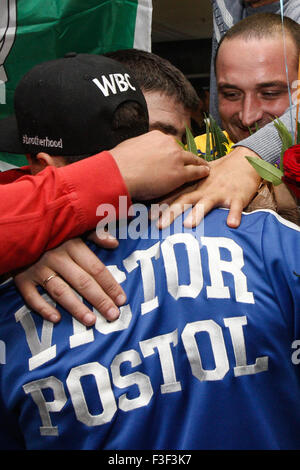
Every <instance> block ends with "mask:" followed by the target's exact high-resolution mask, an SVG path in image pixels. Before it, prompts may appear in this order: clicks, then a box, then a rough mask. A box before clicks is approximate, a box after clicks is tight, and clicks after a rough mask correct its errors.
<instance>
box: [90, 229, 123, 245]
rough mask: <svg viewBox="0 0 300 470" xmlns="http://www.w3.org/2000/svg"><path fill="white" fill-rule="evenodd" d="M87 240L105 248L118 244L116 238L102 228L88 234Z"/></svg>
mask: <svg viewBox="0 0 300 470" xmlns="http://www.w3.org/2000/svg"><path fill="white" fill-rule="evenodd" d="M88 240H91V241H92V242H94V243H95V244H96V245H98V246H101V247H102V248H106V249H114V248H117V247H118V246H119V242H118V240H117V239H116V238H115V237H114V236H113V235H111V234H110V233H109V232H107V231H106V230H104V229H103V230H100V229H98V230H97V232H96V231H93V232H91V233H90V234H89V236H88Z"/></svg>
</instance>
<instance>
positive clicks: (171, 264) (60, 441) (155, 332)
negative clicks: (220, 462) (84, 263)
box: [0, 209, 300, 450]
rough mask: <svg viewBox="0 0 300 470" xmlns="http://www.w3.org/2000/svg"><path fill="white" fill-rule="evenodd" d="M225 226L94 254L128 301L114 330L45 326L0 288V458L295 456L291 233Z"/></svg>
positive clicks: (265, 219) (256, 216) (266, 219)
mask: <svg viewBox="0 0 300 470" xmlns="http://www.w3.org/2000/svg"><path fill="white" fill-rule="evenodd" d="M227 215H228V212H227V211H226V210H222V209H218V210H214V211H213V212H212V213H210V214H209V215H208V216H207V217H206V218H205V220H204V223H203V224H202V225H201V226H200V227H198V228H197V229H191V230H189V229H184V231H179V233H176V231H174V232H172V231H170V232H169V233H167V231H163V232H162V233H161V234H160V236H158V237H155V236H153V234H152V233H150V231H151V226H150V227H149V228H148V229H147V230H146V231H145V232H144V233H141V236H140V237H139V238H134V237H132V238H131V239H128V240H120V246H119V248H118V249H117V250H115V251H105V250H101V249H99V248H98V247H95V246H93V247H92V248H93V250H94V251H95V253H96V254H97V255H99V257H100V259H101V260H102V261H104V263H105V264H106V265H108V266H109V269H110V270H111V272H112V273H113V274H114V276H115V277H116V279H117V280H118V281H119V282H120V283H121V285H122V287H123V288H124V290H125V292H126V294H127V299H128V303H127V305H125V306H123V307H122V308H121V315H120V317H119V319H117V320H116V321H114V322H107V321H106V320H105V319H104V318H103V317H102V316H101V315H100V314H99V313H97V312H96V313H97V322H96V325H95V326H94V327H90V328H87V327H85V326H83V325H81V324H80V323H79V322H77V321H76V320H74V319H73V318H72V317H71V316H70V315H69V314H68V313H67V312H65V311H64V310H63V309H60V311H61V312H62V320H61V321H60V322H59V323H58V324H56V325H53V324H52V323H49V322H47V321H44V320H43V319H42V318H41V317H39V316H38V315H36V314H34V313H33V312H31V311H30V310H29V309H28V308H27V307H26V306H25V305H24V303H23V301H22V298H21V296H20V295H19V294H18V293H17V291H16V289H15V287H14V284H13V283H7V284H6V285H4V286H2V287H1V293H0V296H1V297H0V300H1V314H0V340H1V343H0V344H1V346H2V356H0V357H2V364H0V380H1V382H0V420H1V431H0V434H1V435H0V441H1V442H0V444H1V447H2V448H4V449H5V448H22V446H25V448H27V449H114V450H116V449H135V450H138V449H152V450H153V449H177V450H184V449H190V450H192V449H299V448H300V428H299V423H300V405H299V403H300V373H299V372H300V364H299V363H300V321H299V320H300V315H299V313H300V311H299V300H300V277H299V274H300V231H299V229H298V228H297V227H296V226H295V225H293V224H290V223H288V222H286V221H284V220H283V219H281V218H280V217H278V216H276V215H275V214H274V213H272V212H270V211H257V212H254V213H251V214H247V215H246V214H245V215H244V216H243V218H242V223H241V226H240V227H239V229H230V228H229V227H228V226H227V225H226V219H227ZM176 230H177V229H176ZM44 295H46V294H45V293H44Z"/></svg>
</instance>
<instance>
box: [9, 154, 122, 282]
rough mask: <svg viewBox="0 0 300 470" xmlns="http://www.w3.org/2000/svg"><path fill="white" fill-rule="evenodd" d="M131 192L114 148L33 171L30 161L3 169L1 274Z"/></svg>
mask: <svg viewBox="0 0 300 470" xmlns="http://www.w3.org/2000/svg"><path fill="white" fill-rule="evenodd" d="M119 196H127V197H128V205H129V204H130V196H129V193H128V190H127V187H126V185H125V182H124V180H123V178H122V176H121V173H120V171H119V168H118V166H117V164H116V162H115V160H114V159H113V157H112V155H111V154H110V153H109V152H101V153H100V154H98V155H95V156H93V157H90V158H87V159H85V160H81V161H79V162H77V163H73V164H72V165H68V166H65V167H61V168H55V167H52V166H50V167H47V168H46V169H45V170H43V171H42V172H40V173H38V174H37V175H35V176H31V175H30V172H29V167H24V168H21V169H17V170H9V171H6V172H3V173H0V274H3V273H7V272H9V271H11V270H14V269H17V268H20V267H22V266H26V265H28V264H31V263H33V262H34V261H36V260H37V259H38V258H39V257H40V256H41V254H42V253H44V252H45V251H46V250H49V249H51V248H54V247H55V246H57V245H59V244H60V243H62V242H63V241H65V240H67V239H70V238H73V237H76V236H78V235H81V234H83V233H84V232H86V231H87V230H91V229H93V228H95V227H96V225H97V223H98V221H99V220H100V219H101V217H99V216H96V209H97V207H98V206H99V205H100V204H102V203H106V204H107V203H109V204H112V205H113V206H114V207H115V210H116V215H117V216H119V210H118V209H119V204H118V202H119Z"/></svg>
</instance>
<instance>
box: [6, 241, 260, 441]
mask: <svg viewBox="0 0 300 470" xmlns="http://www.w3.org/2000/svg"><path fill="white" fill-rule="evenodd" d="M202 242H203V248H202V249H207V255H208V266H209V282H210V284H209V285H208V286H207V288H206V294H207V297H208V298H225V299H228V298H230V295H231V293H230V291H229V289H228V287H227V286H225V285H224V279H223V275H222V272H223V271H225V272H227V273H229V274H230V275H231V276H232V277H233V289H234V296H235V300H236V301H237V302H242V303H249V304H252V303H254V296H253V293H252V292H248V290H247V278H246V276H245V274H244V273H243V272H242V268H243V266H244V260H243V252H242V250H241V249H240V247H239V246H238V245H237V244H236V243H235V242H233V241H232V240H228V239H225V238H219V237H217V238H208V237H202ZM179 244H180V245H181V248H182V246H183V247H184V250H183V252H181V254H182V253H183V255H184V253H185V255H186V260H187V262H186V266H187V267H188V269H189V274H190V277H189V283H187V284H183V283H182V281H181V282H179V277H178V261H177V258H176V254H175V246H176V245H179ZM160 247H161V251H160ZM221 248H225V249H226V250H227V251H228V252H229V254H230V256H229V257H227V259H230V261H225V260H222V258H221V251H220V249H221ZM160 253H161V254H162V260H163V263H164V267H165V273H166V284H167V285H166V289H167V290H168V292H169V293H170V295H171V296H172V297H173V298H174V299H176V300H177V299H179V298H182V297H183V298H184V297H186V298H195V297H197V296H198V295H199V294H200V293H201V292H202V290H203V286H204V279H203V272H202V265H201V256H200V253H201V252H200V248H199V244H198V242H197V241H196V240H195V238H194V237H193V236H192V235H191V234H187V233H183V234H178V235H171V236H169V237H167V239H165V240H164V241H163V242H162V243H161V242H157V243H155V244H154V245H152V246H151V247H150V248H147V249H145V250H136V251H135V252H133V253H132V254H131V255H130V256H129V257H127V258H126V259H125V260H124V261H123V265H124V268H125V270H126V271H127V275H131V273H134V274H133V275H135V276H136V275H137V274H138V271H136V270H137V269H139V270H140V274H139V275H140V278H141V280H142V285H143V295H144V299H143V301H142V302H141V310H140V313H141V315H145V314H147V316H148V315H149V314H150V312H153V311H154V310H155V309H156V308H157V307H158V306H159V296H158V295H157V293H156V279H155V267H156V262H157V260H158V259H159V258H160ZM109 270H110V272H111V273H112V274H113V276H114V277H115V278H116V280H117V281H118V282H120V283H122V282H124V280H125V279H126V277H127V275H126V273H125V272H124V271H122V270H121V269H120V268H119V267H117V266H109ZM160 279H162V278H161V277H160ZM202 295H203V293H202ZM221 295H223V297H221ZM45 298H46V299H47V300H48V301H49V302H51V300H50V299H49V298H48V297H47V296H45ZM120 310H121V314H120V317H119V319H118V320H116V321H115V322H107V321H106V320H105V319H104V318H103V317H102V316H101V315H100V313H99V312H97V311H95V313H96V316H97V321H96V324H95V330H94V329H88V328H87V327H85V326H83V325H82V324H81V323H78V322H77V320H75V319H73V333H72V332H70V333H71V334H70V337H69V346H70V349H74V348H76V347H79V346H83V345H85V344H89V343H91V342H92V341H94V340H95V331H96V330H97V331H98V332H100V333H101V334H104V335H109V334H111V333H115V332H118V331H123V330H125V329H127V328H128V327H129V325H130V324H131V321H132V312H131V308H130V305H129V304H128V305H125V306H123V307H121V309H120ZM171 314H172V312H170V315H171ZM15 318H16V321H17V322H19V323H20V324H21V325H22V327H23V329H24V332H25V336H26V340H27V343H28V346H29V349H30V351H31V354H32V357H31V358H29V370H33V369H36V368H38V367H41V366H43V365H44V364H45V363H47V362H48V361H50V360H52V359H54V358H55V357H56V345H52V333H53V324H52V323H49V322H47V321H45V320H44V321H43V323H42V328H41V338H39V335H38V332H37V328H36V325H35V321H34V317H33V316H32V315H31V313H30V311H29V310H28V308H27V307H25V306H23V307H22V308H21V309H19V310H18V311H17V312H16V314H15ZM186 319H188V318H186ZM248 328H249V327H247V317H246V316H245V315H243V316H235V317H230V318H224V321H223V323H221V324H219V323H217V322H216V321H215V320H213V319H204V320H200V321H194V322H187V323H186V324H185V326H184V328H183V330H182V332H181V335H180V336H179V334H178V331H177V329H176V330H174V331H171V332H166V333H165V334H160V335H158V336H155V337H152V338H146V339H143V340H141V341H140V342H139V343H138V344H137V345H136V348H135V349H130V350H127V351H122V352H120V353H119V354H117V355H116V356H115V357H114V358H112V361H111V364H110V366H108V367H105V366H104V365H103V364H101V361H100V362H91V363H86V364H82V365H78V366H77V367H73V368H72V369H71V370H70V371H69V372H68V374H67V375H68V376H67V377H66V382H65V383H66V386H67V388H68V391H69V394H70V397H71V401H72V404H73V408H74V412H75V416H76V418H77V420H78V421H80V422H82V423H84V424H86V425H88V426H100V425H102V424H104V423H107V422H110V421H111V420H112V419H113V416H114V415H115V413H116V412H117V410H118V409H121V410H123V411H126V412H128V411H131V410H134V409H136V408H140V407H144V406H147V405H148V403H149V402H150V400H151V398H152V396H153V393H154V390H153V388H152V383H151V379H150V377H149V376H148V375H147V374H145V373H144V372H142V371H141V370H138V368H143V362H144V361H148V358H150V357H152V359H151V360H152V361H158V365H159V367H160V370H161V384H160V393H161V394H164V395H167V394H169V393H178V392H180V391H181V390H182V385H181V381H180V376H179V375H178V374H179V373H180V370H176V361H175V360H174V358H176V357H177V355H178V352H177V348H178V342H179V341H180V342H181V343H180V344H181V346H182V347H183V348H184V350H185V353H186V358H187V360H188V363H189V365H190V371H191V374H192V375H193V376H194V377H196V378H197V379H198V380H199V382H203V381H217V380H222V379H223V378H224V377H225V375H226V374H227V373H228V371H229V370H230V367H232V368H233V373H234V376H235V377H240V376H242V375H249V374H257V373H260V372H263V371H267V370H268V357H267V356H262V357H256V358H255V360H254V361H251V362H253V364H248V363H247V354H246V349H247V341H246V338H247V334H246V332H247V329H248ZM224 329H228V331H229V334H230V339H231V344H226V343H225V337H226V338H227V341H228V338H229V337H228V335H227V336H225V337H224V335H223V330H224ZM203 333H204V335H203ZM204 337H205V338H206V339H205V344H206V347H207V346H208V347H209V348H211V353H212V356H213V359H214V363H215V367H214V368H208V367H207V365H206V363H205V358H204V357H202V355H203V351H201V344H204V343H203V342H202V339H203V340H204ZM207 339H208V340H209V343H207ZM66 340H67V339H66ZM138 348H139V349H140V351H138ZM227 348H230V349H233V351H234V363H233V364H230V363H229V358H228V354H227ZM175 353H176V354H175ZM142 357H143V358H144V359H143V360H142ZM149 360H150V359H149ZM125 362H126V363H127V366H126V371H127V373H126V374H124V373H123V368H122V369H121V367H122V364H123V363H125ZM130 368H132V369H133V370H132V372H129V369H130ZM121 370H122V374H121ZM124 370H125V369H124ZM155 370H156V371H157V370H158V369H157V367H156V368H155ZM156 373H157V372H156ZM110 374H111V378H112V379H111V378H110ZM84 376H91V377H92V378H93V381H94V387H95V390H96V392H97V394H96V396H97V395H98V397H99V409H98V410H97V412H94V414H92V413H91V412H90V410H89V409H88V405H87V400H86V397H85V393H86V389H84V388H83V387H82V384H81V377H84ZM89 383H90V382H89ZM91 386H93V385H91ZM132 386H135V387H137V389H138V394H137V395H135V396H134V398H131V397H130V395H129V393H128V392H127V391H125V392H124V393H123V394H122V395H121V396H120V397H119V399H118V402H116V398H115V396H114V391H113V390H114V387H117V388H118V389H124V390H126V389H127V390H128V389H129V388H130V387H132ZM23 388H24V391H25V393H27V394H30V395H31V396H32V399H33V400H34V402H35V403H36V405H37V408H38V411H39V413H40V417H41V422H42V426H41V428H40V433H41V435H58V434H59V429H58V427H56V426H55V424H54V425H53V424H52V422H51V416H50V414H51V413H63V412H64V411H63V408H64V406H65V404H66V402H67V399H66V393H65V389H64V385H63V383H62V382H61V381H60V380H58V379H57V378H56V377H48V378H45V379H41V380H36V381H33V382H29V383H27V384H25V385H24V387H23ZM45 388H50V389H52V390H53V396H54V399H53V401H52V402H49V401H46V399H45V396H44V394H43V392H42V390H43V389H45ZM156 393H159V391H158V390H157V391H156ZM98 411H99V412H98Z"/></svg>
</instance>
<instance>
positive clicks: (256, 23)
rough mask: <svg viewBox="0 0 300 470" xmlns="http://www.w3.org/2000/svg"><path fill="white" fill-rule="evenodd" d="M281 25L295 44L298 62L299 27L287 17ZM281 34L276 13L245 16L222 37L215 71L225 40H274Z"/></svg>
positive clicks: (299, 45) (278, 16) (279, 17)
mask: <svg viewBox="0 0 300 470" xmlns="http://www.w3.org/2000/svg"><path fill="white" fill-rule="evenodd" d="M283 25H284V28H285V31H286V33H287V34H288V35H289V37H290V38H291V39H292V40H293V42H294V44H295V47H296V50H297V57H296V59H297V61H298V57H299V52H300V25H299V24H298V23H296V21H294V20H292V19H291V18H289V17H287V16H285V17H284V20H283ZM281 34H282V19H281V15H278V14H276V13H255V14H254V15H250V16H247V18H244V19H243V20H241V21H239V22H238V23H236V24H235V25H233V26H232V27H231V28H230V29H229V30H228V31H227V32H226V33H225V34H224V36H222V38H221V40H220V42H219V45H218V48H217V51H216V54H215V57H214V61H215V70H216V62H217V56H218V52H219V50H220V47H221V45H222V43H223V42H224V41H225V40H227V41H229V40H230V39H235V38H241V39H244V40H245V41H247V40H250V39H265V38H274V37H277V36H278V35H281ZM297 63H298V62H297Z"/></svg>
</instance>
